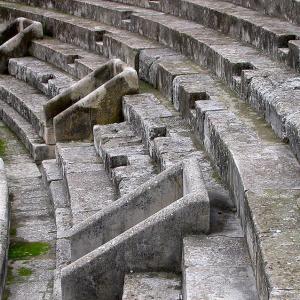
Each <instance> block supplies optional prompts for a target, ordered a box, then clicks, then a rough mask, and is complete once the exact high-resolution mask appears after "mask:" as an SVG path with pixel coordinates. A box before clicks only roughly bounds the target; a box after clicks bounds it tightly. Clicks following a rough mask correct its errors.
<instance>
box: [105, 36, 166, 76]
mask: <svg viewBox="0 0 300 300" xmlns="http://www.w3.org/2000/svg"><path fill="white" fill-rule="evenodd" d="M155 48H158V49H160V48H161V46H160V45H159V44H158V43H156V42H154V41H150V40H149V39H147V38H144V37H142V36H139V35H135V34H132V33H131V32H124V31H123V32H122V33H121V34H120V33H119V34H114V33H107V34H105V35H104V36H103V54H104V55H105V56H107V57H109V58H120V59H121V60H123V61H124V62H126V63H127V64H129V65H130V66H132V67H134V68H135V69H136V70H137V71H138V70H139V61H140V60H139V54H140V51H141V50H144V49H155Z"/></svg>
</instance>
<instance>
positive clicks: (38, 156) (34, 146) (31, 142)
mask: <svg viewBox="0 0 300 300" xmlns="http://www.w3.org/2000/svg"><path fill="white" fill-rule="evenodd" d="M0 103H1V109H0V115H1V120H2V121H3V122H4V123H5V124H6V125H7V126H8V127H9V128H10V130H12V131H13V132H14V133H15V134H16V136H17V137H18V138H19V139H20V140H21V141H22V143H23V144H24V146H25V147H26V149H27V150H28V151H29V153H30V154H31V156H32V157H33V159H34V160H35V161H36V162H41V161H43V160H44V159H48V158H53V157H54V156H55V153H54V146H52V145H46V144H45V142H44V141H43V139H42V138H40V137H39V136H38V134H37V133H36V131H35V129H34V128H33V127H32V125H31V124H30V123H29V122H28V121H27V120H25V119H24V118H23V117H22V116H21V115H19V114H18V113H17V112H16V111H15V110H14V109H13V108H12V107H11V106H9V105H8V104H6V103H5V102H3V101H2V100H0Z"/></svg>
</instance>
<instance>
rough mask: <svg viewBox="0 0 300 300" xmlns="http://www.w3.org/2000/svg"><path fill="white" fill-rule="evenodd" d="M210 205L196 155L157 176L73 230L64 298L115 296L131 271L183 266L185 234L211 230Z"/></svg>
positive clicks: (172, 269) (168, 268) (63, 277)
mask: <svg viewBox="0 0 300 300" xmlns="http://www.w3.org/2000/svg"><path fill="white" fill-rule="evenodd" d="M209 215H210V204H209V199H208V194H207V191H206V188H205V185H204V181H203V178H202V173H201V170H200V169H199V165H198V163H197V160H195V158H190V159H188V160H185V161H183V162H181V163H179V164H177V165H175V166H174V167H173V168H170V169H168V170H166V171H165V172H163V173H161V174H159V175H158V176H156V177H154V178H153V179H151V180H150V181H148V182H147V183H145V184H144V185H142V186H141V187H140V188H139V189H137V190H136V191H135V192H133V193H131V194H129V195H127V196H125V197H122V198H120V199H119V200H118V201H115V202H114V205H112V206H111V207H110V208H107V209H106V210H105V211H102V212H101V213H98V214H95V215H94V216H93V217H91V218H89V219H88V220H86V221H85V222H83V223H81V224H80V226H78V227H77V228H73V229H72V231H71V232H70V240H71V243H72V258H73V262H72V263H71V264H70V265H68V266H67V267H65V268H63V269H62V296H63V299H66V300H67V299H107V300H109V299H115V298H116V297H120V295H121V292H122V285H123V279H124V276H125V274H126V273H128V272H129V271H130V270H133V271H145V270H146V269H147V268H160V269H165V270H168V271H172V272H176V271H178V270H180V264H181V248H182V238H183V236H185V235H186V234H189V233H191V232H207V231H208V230H209V219H210V217H209Z"/></svg>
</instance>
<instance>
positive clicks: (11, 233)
mask: <svg viewBox="0 0 300 300" xmlns="http://www.w3.org/2000/svg"><path fill="white" fill-rule="evenodd" d="M9 234H10V236H16V235H17V228H11V229H10V232H9Z"/></svg>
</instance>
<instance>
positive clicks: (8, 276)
mask: <svg viewBox="0 0 300 300" xmlns="http://www.w3.org/2000/svg"><path fill="white" fill-rule="evenodd" d="M14 281H15V277H14V274H13V268H12V267H10V266H8V267H7V274H6V284H7V285H10V284H12V283H14Z"/></svg>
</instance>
